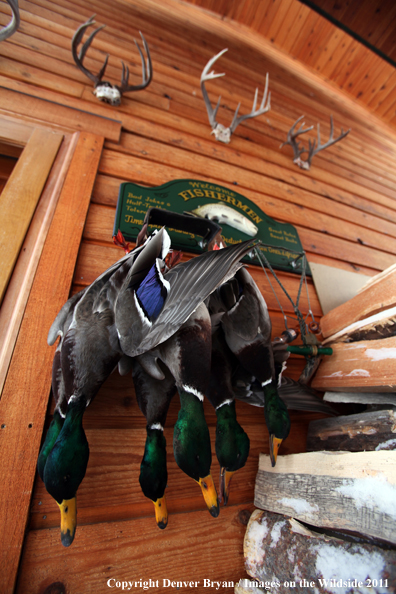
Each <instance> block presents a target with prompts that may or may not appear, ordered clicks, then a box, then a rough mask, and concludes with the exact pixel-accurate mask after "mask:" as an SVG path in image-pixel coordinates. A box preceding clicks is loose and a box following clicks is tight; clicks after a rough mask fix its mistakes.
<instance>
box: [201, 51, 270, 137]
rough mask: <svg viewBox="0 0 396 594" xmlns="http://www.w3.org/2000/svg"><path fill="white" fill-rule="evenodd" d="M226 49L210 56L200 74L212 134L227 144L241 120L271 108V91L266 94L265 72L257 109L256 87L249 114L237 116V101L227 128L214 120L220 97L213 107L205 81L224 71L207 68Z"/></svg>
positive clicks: (253, 116)
mask: <svg viewBox="0 0 396 594" xmlns="http://www.w3.org/2000/svg"><path fill="white" fill-rule="evenodd" d="M226 51H228V50H227V49H223V50H222V51H221V52H220V53H218V54H217V55H216V56H214V57H213V58H211V59H210V60H209V62H208V63H207V64H206V66H205V68H204V69H203V71H202V74H201V91H202V95H203V98H204V101H205V105H206V110H207V112H208V117H209V123H210V125H211V126H212V134H214V135H215V138H216V140H220V142H225V143H227V144H228V143H229V142H230V140H231V134H232V133H233V132H234V131H235V128H236V127H237V126H238V125H239V124H240V123H241V122H243V121H244V120H247V119H249V118H255V117H257V116H259V115H261V114H263V113H266V112H267V111H269V110H270V109H271V93H269V94H268V73H267V75H266V78H265V88H264V96H263V100H262V101H261V104H260V107H259V108H258V109H256V104H257V95H258V89H256V92H255V94H254V101H253V108H252V111H251V112H250V113H249V114H247V115H241V116H238V111H239V108H240V106H241V104H240V103H239V105H238V107H237V108H236V111H235V114H234V118H233V120H232V122H231V126H230V127H229V128H226V127H225V126H223V124H219V123H218V122H217V121H216V115H217V110H218V109H219V106H220V99H221V97H219V99H218V101H217V105H216V107H215V108H214V109H213V107H212V105H211V103H210V99H209V96H208V93H207V91H206V89H205V82H206V81H207V80H213V79H214V78H219V77H220V76H224V72H223V73H221V74H216V73H215V72H214V70H212V72H209V70H210V68H211V67H212V66H213V64H214V63H215V62H216V60H218V59H219V58H220V56H222V55H223V54H224V53H225V52H226ZM267 95H268V100H267Z"/></svg>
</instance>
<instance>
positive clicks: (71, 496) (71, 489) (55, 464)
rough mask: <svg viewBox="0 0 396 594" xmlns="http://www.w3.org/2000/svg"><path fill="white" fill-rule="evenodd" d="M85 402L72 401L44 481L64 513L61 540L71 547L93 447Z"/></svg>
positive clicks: (49, 457)
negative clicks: (87, 431)
mask: <svg viewBox="0 0 396 594" xmlns="http://www.w3.org/2000/svg"><path fill="white" fill-rule="evenodd" d="M84 411H85V401H84V400H83V399H78V400H71V401H70V402H69V405H68V409H67V414H66V418H65V420H64V423H63V426H62V429H61V431H60V432H59V435H58V437H57V439H56V441H55V443H54V446H53V448H52V450H51V451H50V453H49V454H48V457H47V461H46V462H45V466H44V472H43V480H44V484H45V488H46V489H47V491H48V493H49V494H50V495H51V496H52V497H53V498H54V499H55V501H56V502H57V504H58V505H59V508H60V510H61V540H62V544H63V545H64V546H65V547H68V546H70V545H71V543H72V542H73V539H74V534H75V531H76V525H77V509H76V493H77V489H78V487H79V485H80V483H81V481H82V480H83V478H84V476H85V471H86V468H87V464H88V458H89V446H88V441H87V438H86V437H85V433H84V429H83V427H82V417H83V414H84Z"/></svg>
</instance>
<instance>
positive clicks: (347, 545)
mask: <svg viewBox="0 0 396 594" xmlns="http://www.w3.org/2000/svg"><path fill="white" fill-rule="evenodd" d="M244 556H245V569H246V571H247V573H248V574H249V575H250V576H251V578H252V580H251V581H253V582H254V581H257V583H258V584H260V585H259V587H258V588H257V590H256V592H265V591H267V592H268V591H270V592H271V593H273V594H275V593H276V594H290V592H293V591H298V592H315V593H316V594H330V593H332V594H334V592H340V593H346V592H348V593H353V594H363V593H366V592H371V593H372V594H383V593H384V592H388V593H391V594H394V593H395V592H396V557H395V554H394V551H393V550H383V549H382V548H380V547H377V546H375V545H372V544H367V543H363V542H359V543H351V542H347V541H344V540H341V539H340V538H338V537H337V538H333V537H329V536H325V535H323V534H318V533H317V532H313V531H311V530H308V529H307V528H306V527H305V526H303V525H302V524H300V523H299V522H297V521H296V520H294V519H292V518H291V519H286V518H284V517H282V516H279V515H278V514H274V513H269V512H266V511H261V510H258V509H257V510H255V511H254V512H253V514H252V515H251V518H250V521H249V524H248V526H247V529H246V535H245V540H244ZM271 583H272V584H271ZM266 584H267V585H266ZM270 584H271V586H270ZM235 591H236V592H237V590H236V589H235ZM238 592H239V591H238ZM241 592H249V593H250V592H254V590H253V589H252V590H249V589H247V590H241Z"/></svg>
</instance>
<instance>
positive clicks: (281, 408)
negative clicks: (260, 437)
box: [263, 381, 290, 466]
mask: <svg viewBox="0 0 396 594" xmlns="http://www.w3.org/2000/svg"><path fill="white" fill-rule="evenodd" d="M263 390H264V397H265V401H264V416H265V422H266V424H267V428H268V431H269V434H270V458H271V464H272V466H275V464H276V458H277V456H278V451H279V447H280V445H281V443H282V441H283V440H284V439H286V437H287V436H288V435H289V432H290V417H289V413H288V412H287V408H286V405H285V403H284V402H283V400H282V399H281V398H280V397H279V394H278V390H277V387H276V382H275V381H272V382H271V383H270V384H267V385H265V386H263Z"/></svg>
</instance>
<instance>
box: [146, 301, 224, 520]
mask: <svg viewBox="0 0 396 594" xmlns="http://www.w3.org/2000/svg"><path fill="white" fill-rule="evenodd" d="M210 352H211V324H210V316H209V312H208V311H207V308H206V306H205V305H204V304H203V303H201V304H200V305H199V306H198V307H197V308H196V310H195V311H194V312H193V313H192V314H191V315H190V317H189V318H188V320H187V321H186V322H185V323H184V324H182V325H181V327H180V328H179V329H178V331H177V332H175V334H173V335H172V336H171V337H170V338H168V339H167V340H166V341H165V342H163V343H161V344H159V345H158V346H156V347H154V348H152V349H151V350H150V351H148V352H146V353H144V354H143V355H140V356H138V357H136V362H137V364H138V365H139V369H138V371H137V372H136V369H137V368H136V365H135V364H134V369H135V370H134V381H135V388H136V393H137V399H138V402H140V403H143V402H144V404H142V406H141V404H139V406H141V408H142V410H143V412H144V413H145V414H146V418H147V419H149V418H150V421H151V422H152V426H155V425H156V426H157V430H159V431H161V430H162V429H163V424H162V420H164V416H165V415H164V412H165V410H166V411H167V409H168V406H169V402H170V398H171V397H172V396H173V393H174V390H176V389H177V391H178V393H179V397H180V405H181V406H180V411H179V415H178V419H177V422H176V424H175V427H174V436H173V452H174V457H175V460H176V463H177V464H178V466H179V468H180V469H181V470H182V471H183V472H185V473H186V474H187V475H188V476H190V477H191V478H192V479H194V480H195V481H196V482H197V483H198V484H199V485H200V487H201V490H202V493H203V496H204V499H205V502H206V504H207V506H208V509H209V511H210V513H211V514H212V515H213V516H217V515H218V512H219V505H218V498H217V492H216V489H215V487H214V482H213V479H212V476H211V473H210V466H211V461H212V454H211V445H210V436H209V430H208V427H207V424H206V420H205V416H204V411H203V399H204V395H205V393H206V391H207V387H208V381H209V374H210ZM171 378H172V379H171ZM173 388H174V389H173ZM143 393H144V394H143ZM149 410H150V411H151V414H150V415H149V413H148V411H149ZM160 426H161V427H160ZM147 427H149V422H148V423H147ZM148 438H149V435H148ZM160 445H161V444H160ZM161 447H164V446H161ZM146 451H148V446H147V441H146ZM161 457H162V459H163V455H162V454H160V453H159V452H158V451H157V452H155V451H154V450H153V451H152V453H151V457H150V456H147V457H146V462H145V465H147V464H150V465H151V467H152V469H153V470H152V473H153V474H154V467H155V465H156V463H155V460H159V459H160V458H161ZM150 459H151V462H150ZM155 472H157V474H158V473H159V474H160V475H162V476H165V470H164V469H162V470H161V469H159V468H158V467H157V469H156V471H155ZM141 477H142V475H141ZM144 480H146V479H144ZM141 485H142V489H143V492H144V493H145V494H146V493H147V492H148V487H146V488H144V484H142V480H141ZM155 495H156V497H157V498H158V497H160V491H157V492H156V494H155ZM146 496H149V495H147V494H146ZM149 497H150V496H149ZM150 498H151V499H152V500H153V501H155V500H154V499H153V496H151V497H150ZM157 523H158V522H157ZM160 527H162V526H160Z"/></svg>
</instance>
